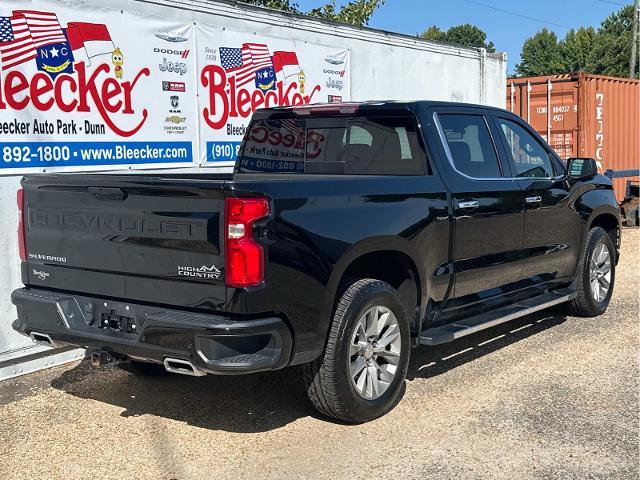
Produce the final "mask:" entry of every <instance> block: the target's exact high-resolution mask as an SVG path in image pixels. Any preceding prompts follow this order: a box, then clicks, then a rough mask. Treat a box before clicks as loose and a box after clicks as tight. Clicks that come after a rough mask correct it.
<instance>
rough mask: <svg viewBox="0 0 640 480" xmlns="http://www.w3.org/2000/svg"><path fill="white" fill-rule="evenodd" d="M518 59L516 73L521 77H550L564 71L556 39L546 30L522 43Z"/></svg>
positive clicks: (559, 47) (554, 35) (560, 51)
mask: <svg viewBox="0 0 640 480" xmlns="http://www.w3.org/2000/svg"><path fill="white" fill-rule="evenodd" d="M520 59H521V62H520V63H519V64H517V65H516V73H517V74H519V75H521V76H530V75H552V74H555V73H559V72H561V71H563V69H564V63H563V61H562V47H561V46H560V44H559V43H558V37H557V36H556V34H555V33H554V32H552V31H550V30H548V29H546V28H543V29H542V30H540V31H539V32H538V33H536V34H535V35H534V36H533V37H531V38H528V39H527V40H526V41H525V42H524V45H523V46H522V53H521V54H520Z"/></svg>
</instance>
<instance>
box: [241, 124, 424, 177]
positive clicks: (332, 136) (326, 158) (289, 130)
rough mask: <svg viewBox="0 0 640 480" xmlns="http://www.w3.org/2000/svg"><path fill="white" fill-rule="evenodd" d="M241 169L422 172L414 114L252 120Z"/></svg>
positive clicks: (364, 172) (414, 173) (329, 171)
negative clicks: (401, 115) (412, 115)
mask: <svg viewBox="0 0 640 480" xmlns="http://www.w3.org/2000/svg"><path fill="white" fill-rule="evenodd" d="M237 171H239V172H245V173H248V172H269V173H277V172H280V173H309V174H313V173H315V174H343V175H422V174H424V173H425V172H426V171H427V167H426V156H425V152H424V149H423V147H422V144H421V143H420V140H419V138H418V133H417V129H416V127H415V123H414V120H413V117H409V116H406V117H399V116H398V117H396V116H389V117H386V116H379V117H309V118H300V117H295V118H282V119H263V120H256V121H254V122H252V123H251V126H250V128H249V133H248V134H247V136H246V138H245V143H244V145H243V148H242V154H241V156H240V158H239V160H238V165H237Z"/></svg>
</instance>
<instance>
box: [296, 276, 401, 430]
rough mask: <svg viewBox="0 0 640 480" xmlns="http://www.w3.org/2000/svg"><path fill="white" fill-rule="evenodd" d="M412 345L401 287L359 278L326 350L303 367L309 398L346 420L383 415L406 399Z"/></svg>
mask: <svg viewBox="0 0 640 480" xmlns="http://www.w3.org/2000/svg"><path fill="white" fill-rule="evenodd" d="M409 350H410V336H409V320H408V317H407V314H406V312H405V309H404V307H403V306H402V301H401V300H400V298H399V296H398V294H397V292H396V291H395V290H394V289H393V288H392V287H391V286H390V285H389V284H387V283H385V282H382V281H380V280H374V279H362V280H358V281H356V282H355V283H353V284H352V285H351V286H349V288H347V290H346V291H345V292H344V294H343V295H342V297H341V298H340V300H339V302H338V304H337V306H336V310H335V314H334V316H333V320H332V323H331V327H330V331H329V336H328V340H327V345H326V348H325V351H324V354H323V355H322V356H321V357H320V358H319V359H318V360H316V361H315V362H312V363H310V364H307V365H305V366H304V380H305V384H306V388H307V393H308V396H309V399H310V400H311V402H312V403H313V405H314V406H315V407H316V408H317V409H318V410H319V411H320V412H322V413H324V414H325V415H328V416H331V417H335V418H337V419H340V420H344V421H347V422H353V423H361V422H366V421H369V420H373V419H374V418H377V417H380V416H382V415H384V414H385V413H387V412H388V411H389V410H391V409H392V408H393V407H394V406H395V405H396V404H397V403H398V402H399V401H400V399H401V398H402V394H403V392H404V388H405V376H406V373H407V366H408V364H409Z"/></svg>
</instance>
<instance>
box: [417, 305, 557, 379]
mask: <svg viewBox="0 0 640 480" xmlns="http://www.w3.org/2000/svg"><path fill="white" fill-rule="evenodd" d="M566 320H567V318H566V317H565V316H564V315H561V314H558V313H557V312H555V311H553V310H548V311H544V312H539V313H536V314H532V315H529V316H526V317H523V318H519V319H517V320H512V321H511V322H507V323H505V324H503V325H498V326H496V327H493V328H490V329H488V330H483V331H480V332H478V333H475V334H472V335H469V336H468V337H462V338H461V339H459V340H457V341H455V342H452V343H445V344H443V345H438V346H436V347H419V348H416V349H414V350H413V351H412V352H411V363H410V364H409V370H408V371H407V380H414V379H416V378H431V377H435V376H437V375H442V374H443V373H446V372H448V371H449V370H451V369H453V368H456V367H458V366H460V365H464V364H465V363H468V362H472V361H473V360H475V359H477V358H480V357H482V356H484V355H487V354H489V353H492V352H495V351H496V350H500V349H501V348H504V347H507V346H509V345H512V344H514V343H516V342H519V341H520V340H524V339H526V338H528V337H530V336H532V335H535V334H537V333H540V332H542V331H544V330H547V329H549V328H552V327H555V326H557V325H560V324H562V323H564V322H565V321H566Z"/></svg>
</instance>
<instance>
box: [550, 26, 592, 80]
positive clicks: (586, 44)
mask: <svg viewBox="0 0 640 480" xmlns="http://www.w3.org/2000/svg"><path fill="white" fill-rule="evenodd" d="M596 38H597V32H596V29H595V28H593V27H588V28H585V27H580V28H579V29H578V30H574V29H571V30H569V31H568V32H567V34H566V35H565V37H564V38H563V39H562V41H560V45H559V47H560V56H561V61H562V70H563V71H564V72H577V71H580V70H582V71H585V72H588V71H591V70H593V63H592V60H593V58H592V56H593V48H594V46H595V44H596Z"/></svg>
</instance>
